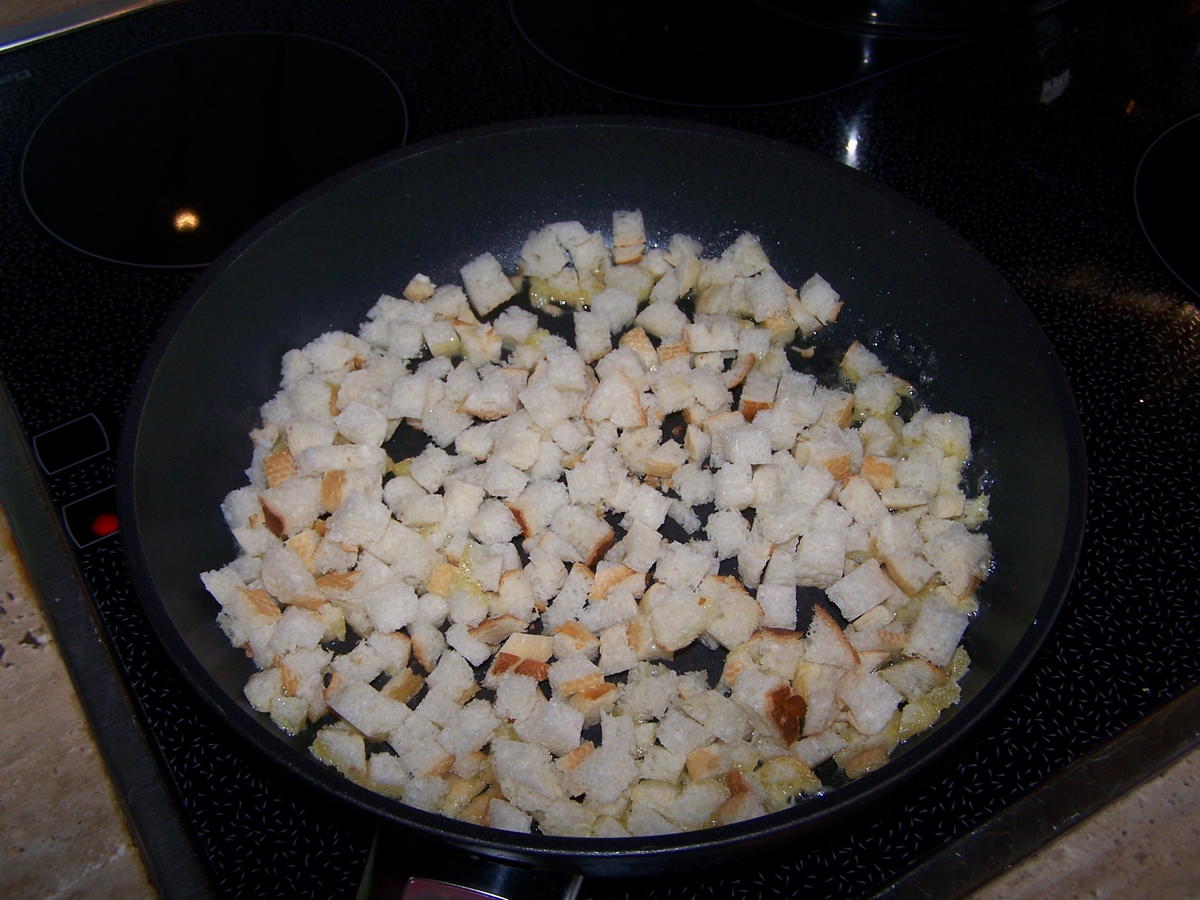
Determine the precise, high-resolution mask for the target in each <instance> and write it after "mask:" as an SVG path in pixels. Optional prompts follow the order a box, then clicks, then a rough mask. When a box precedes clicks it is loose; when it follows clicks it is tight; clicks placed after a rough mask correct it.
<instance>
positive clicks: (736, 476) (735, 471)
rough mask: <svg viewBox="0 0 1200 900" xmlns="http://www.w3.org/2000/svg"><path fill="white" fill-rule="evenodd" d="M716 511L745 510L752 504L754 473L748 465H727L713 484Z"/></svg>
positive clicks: (718, 472)
mask: <svg viewBox="0 0 1200 900" xmlns="http://www.w3.org/2000/svg"><path fill="white" fill-rule="evenodd" d="M713 488H714V495H715V496H714V502H715V503H716V506H717V509H745V508H746V507H748V506H750V505H751V504H752V503H753V502H754V472H753V470H752V469H751V467H750V465H749V463H729V464H728V465H724V466H722V467H721V468H720V469H718V470H717V472H716V475H715V476H714V482H713Z"/></svg>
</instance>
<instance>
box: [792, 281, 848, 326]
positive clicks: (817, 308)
mask: <svg viewBox="0 0 1200 900" xmlns="http://www.w3.org/2000/svg"><path fill="white" fill-rule="evenodd" d="M799 294H800V302H801V304H803V306H804V308H805V309H806V310H808V312H810V313H812V314H813V315H814V316H816V317H817V319H818V320H820V322H821V323H822V324H825V325H828V324H829V323H830V322H833V321H834V320H835V319H837V317H838V313H839V312H841V309H842V302H841V298H840V296H839V295H838V292H837V291H835V290H834V289H833V287H832V286H831V285H830V284H829V282H828V281H826V280H825V279H824V278H822V277H821V276H820V275H817V274H814V275H813V276H812V277H811V278H809V279H808V281H806V282H804V284H802V285H801V286H800V291H799Z"/></svg>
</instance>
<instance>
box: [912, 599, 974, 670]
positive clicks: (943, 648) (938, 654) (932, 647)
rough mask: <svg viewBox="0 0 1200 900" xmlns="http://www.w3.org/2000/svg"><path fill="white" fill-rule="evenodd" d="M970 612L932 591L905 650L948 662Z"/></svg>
mask: <svg viewBox="0 0 1200 900" xmlns="http://www.w3.org/2000/svg"><path fill="white" fill-rule="evenodd" d="M967 621H968V617H967V614H966V613H964V612H961V611H960V610H957V609H955V608H954V607H953V606H951V605H950V604H949V603H947V602H946V601H945V600H943V599H942V598H941V597H939V596H938V595H936V594H933V595H931V596H929V597H926V598H925V602H924V603H922V604H921V610H920V612H918V613H917V620H916V621H915V622H914V623H913V626H912V630H911V631H910V632H909V636H908V644H907V645H906V646H905V648H904V652H905V653H906V654H908V655H909V656H919V657H922V658H923V659H927V660H928V661H929V662H931V663H933V664H934V665H935V666H943V667H944V666H946V665H947V664H949V662H950V658H951V657H952V656H953V655H954V651H955V649H956V648H957V647H958V642H959V640H960V639H961V638H962V635H963V632H964V631H966V628H967Z"/></svg>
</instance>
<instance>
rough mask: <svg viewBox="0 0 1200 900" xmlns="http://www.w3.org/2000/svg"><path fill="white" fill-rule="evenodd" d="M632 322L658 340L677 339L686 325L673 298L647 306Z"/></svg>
mask: <svg viewBox="0 0 1200 900" xmlns="http://www.w3.org/2000/svg"><path fill="white" fill-rule="evenodd" d="M660 283H661V282H660ZM656 287H657V285H656ZM634 321H635V322H637V324H638V326H639V327H640V328H641V329H642V330H643V331H644V332H646V333H647V334H649V335H652V336H654V337H656V338H659V339H660V340H674V339H675V338H678V337H679V336H680V335H682V334H683V330H684V329H685V328H686V327H687V325H688V318H687V314H686V313H684V311H683V310H681V309H680V308H679V307H678V306H676V305H675V303H674V299H673V298H672V299H671V300H660V301H656V302H654V303H651V304H649V305H648V306H646V307H645V308H644V309H643V310H642V311H641V312H640V313H638V315H637V318H636V319H635V320H634Z"/></svg>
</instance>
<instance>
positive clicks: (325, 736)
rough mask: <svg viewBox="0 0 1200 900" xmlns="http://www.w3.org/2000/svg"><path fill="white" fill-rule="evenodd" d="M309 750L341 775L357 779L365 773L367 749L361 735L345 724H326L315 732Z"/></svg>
mask: <svg viewBox="0 0 1200 900" xmlns="http://www.w3.org/2000/svg"><path fill="white" fill-rule="evenodd" d="M310 750H311V752H312V755H313V756H315V757H316V758H317V759H319V760H321V762H323V763H327V764H328V765H331V766H333V767H334V768H335V769H337V770H338V771H339V772H341V773H342V774H343V775H347V776H349V777H350V778H353V779H359V778H362V777H363V776H364V775H365V774H366V771H367V751H366V744H365V743H364V741H363V736H362V735H361V734H359V733H358V732H356V731H352V730H349V729H347V728H345V726H342V727H338V726H336V725H326V726H325V727H324V728H322V729H321V730H320V731H318V732H317V736H316V737H315V738H314V739H313V742H312V746H311V748H310Z"/></svg>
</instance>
